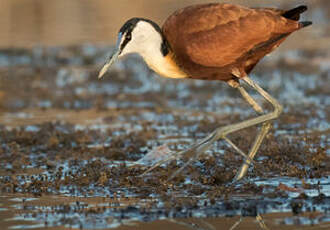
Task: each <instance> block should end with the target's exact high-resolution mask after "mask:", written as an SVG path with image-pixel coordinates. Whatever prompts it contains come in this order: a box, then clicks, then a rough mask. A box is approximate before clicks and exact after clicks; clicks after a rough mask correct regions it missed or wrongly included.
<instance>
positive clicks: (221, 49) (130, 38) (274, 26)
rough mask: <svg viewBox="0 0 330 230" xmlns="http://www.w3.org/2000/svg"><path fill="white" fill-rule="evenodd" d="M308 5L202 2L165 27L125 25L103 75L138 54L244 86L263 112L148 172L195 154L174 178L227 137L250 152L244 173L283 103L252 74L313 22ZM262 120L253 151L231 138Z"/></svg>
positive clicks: (175, 73)
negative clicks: (266, 106)
mask: <svg viewBox="0 0 330 230" xmlns="http://www.w3.org/2000/svg"><path fill="white" fill-rule="evenodd" d="M306 10H307V7H306V6H299V7H296V8H294V9H291V10H280V9H273V8H247V7H243V6H239V5H233V4H220V3H211V4H200V5H193V6H189V7H186V8H184V9H180V10H178V11H176V12H175V13H173V14H172V15H171V16H169V18H168V19H167V20H166V21H165V23H164V25H163V27H162V28H160V27H159V26H158V25H157V24H156V23H154V22H153V21H151V20H148V19H144V18H132V19H130V20H128V21H127V22H126V23H125V24H124V25H123V26H122V27H121V29H120V31H119V34H118V41H117V44H116V48H115V51H114V53H113V55H112V56H111V57H110V58H109V59H108V60H107V62H106V64H105V65H104V67H103V68H102V70H101V71H100V73H99V78H101V77H102V76H103V75H104V74H105V72H106V71H107V70H108V68H109V67H110V66H111V64H112V63H113V62H114V61H116V60H117V59H118V58H120V57H123V56H125V55H126V54H129V53H138V54H140V55H141V56H142V57H143V59H144V60H145V62H146V63H147V64H148V66H149V67H150V68H151V69H153V70H154V71H155V72H157V73H158V74H159V75H161V76H164V77H168V78H181V79H182V78H191V79H200V80H221V81H224V82H227V83H228V85H230V86H231V87H233V88H236V89H238V90H239V92H240V93H241V95H242V96H243V98H244V99H245V100H246V101H247V102H248V103H249V104H250V105H251V106H252V108H253V109H254V110H255V111H256V112H257V113H258V114H259V116H258V117H256V118H251V119H248V120H245V121H242V122H238V123H236V124H232V125H228V126H225V127H220V128H217V129H216V130H215V131H214V132H212V133H211V134H210V135H208V136H207V137H206V138H204V139H203V140H202V141H200V142H198V143H196V144H194V145H192V146H191V147H190V148H188V149H187V150H184V151H181V152H177V153H175V154H173V155H171V156H169V157H168V158H167V159H165V160H162V161H160V162H158V163H157V164H156V165H154V166H153V167H151V168H150V169H149V170H147V172H149V171H150V170H152V169H154V168H155V167H158V166H159V165H161V164H162V163H164V162H166V161H169V160H171V159H175V158H179V157H181V156H183V155H185V154H188V153H189V154H192V155H191V156H192V157H191V158H190V160H189V161H188V162H187V163H186V164H185V165H184V166H183V167H181V168H180V169H179V170H178V171H176V172H175V173H174V174H173V175H172V177H173V176H175V175H177V173H179V172H180V171H181V170H182V169H183V168H184V167H185V166H186V165H188V164H190V163H191V162H192V161H193V160H194V159H196V158H197V157H198V156H199V155H200V154H201V153H203V152H205V151H206V150H207V149H208V148H210V147H211V145H212V143H214V142H215V141H217V140H219V139H223V140H225V141H226V142H228V143H229V144H230V145H231V146H232V147H233V148H234V149H235V150H236V151H237V152H238V153H240V154H242V155H243V156H245V161H244V163H243V164H242V166H241V168H240V170H239V171H238V173H237V174H236V177H235V179H236V180H239V179H241V178H243V177H244V175H245V174H246V172H247V169H248V167H249V165H250V163H251V162H253V158H254V156H255V155H256V153H257V151H258V149H259V147H260V145H261V142H262V140H263V139H264V138H265V136H266V134H267V132H268V131H269V129H270V127H271V121H272V120H274V119H276V118H277V117H278V116H279V115H280V114H281V112H282V106H281V105H280V104H279V103H278V102H277V100H276V99H274V98H273V97H272V96H270V95H269V94H268V93H267V92H266V91H264V90H263V89H262V88H261V87H260V86H259V85H258V84H257V83H256V82H254V81H253V80H252V79H251V78H249V76H248V74H249V73H250V72H251V71H252V69H253V68H254V67H255V65H256V64H257V63H258V62H259V61H260V59H261V58H263V57H264V56H265V55H267V54H268V53H270V52H272V51H273V50H274V49H275V48H277V47H278V46H279V45H280V44H281V43H282V42H283V41H284V40H285V39H286V38H287V37H288V36H289V35H290V34H291V33H293V32H295V31H297V30H300V29H301V28H304V27H306V26H309V25H311V24H312V23H311V22H309V21H303V22H300V21H299V19H300V14H301V13H303V12H304V11H306ZM241 81H243V82H246V83H247V85H249V86H250V87H251V88H253V89H254V90H256V91H257V92H258V93H259V94H260V95H262V96H263V97H264V98H265V99H266V100H267V101H268V102H269V103H270V104H272V105H273V107H274V110H273V111H272V112H270V113H267V114H265V113H264V111H263V109H262V108H261V107H260V106H259V105H258V103H257V102H256V101H255V100H254V99H253V98H252V97H251V96H250V95H249V94H248V92H247V91H246V90H245V89H244V88H243V86H242V85H241V84H240V83H241ZM259 124H260V125H261V128H260V130H259V133H258V134H257V136H256V137H255V141H254V143H253V145H252V147H251V149H250V151H249V153H248V155H246V154H245V153H244V152H243V151H242V150H240V149H239V147H238V146H236V145H235V144H234V143H233V142H232V141H231V140H229V139H228V137H227V135H228V134H230V133H233V132H237V131H239V130H242V129H245V128H248V127H251V126H255V125H259Z"/></svg>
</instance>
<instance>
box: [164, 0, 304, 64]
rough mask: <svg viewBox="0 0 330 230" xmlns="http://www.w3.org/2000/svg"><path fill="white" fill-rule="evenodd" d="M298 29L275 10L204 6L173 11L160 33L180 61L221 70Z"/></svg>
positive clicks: (228, 5) (216, 5)
mask: <svg viewBox="0 0 330 230" xmlns="http://www.w3.org/2000/svg"><path fill="white" fill-rule="evenodd" d="M298 28H299V24H298V23H297V22H295V21H292V20H287V19H286V18H284V17H282V16H280V14H279V11H277V10H274V11H272V10H271V9H250V8H246V7H242V6H238V5H232V4H204V5H195V6H191V7H187V8H184V9H182V10H179V11H177V12H175V13H174V14H173V15H171V16H170V17H169V18H168V19H167V21H166V22H165V23H164V26H163V32H164V34H165V36H166V38H167V39H168V41H169V43H170V44H171V46H172V49H173V51H174V53H175V54H176V55H177V56H178V57H179V58H181V59H182V60H190V61H192V62H194V63H196V64H199V65H203V66H209V67H222V66H226V65H228V64H231V63H233V62H235V60H237V59H238V58H239V57H242V56H244V54H246V53H247V52H248V51H250V50H252V49H253V48H254V47H256V46H258V45H259V44H262V43H265V42H267V41H268V40H271V39H274V38H275V37H278V36H279V35H281V34H287V33H291V32H293V31H294V30H297V29H298Z"/></svg>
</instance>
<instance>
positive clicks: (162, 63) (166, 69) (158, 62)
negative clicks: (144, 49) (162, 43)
mask: <svg viewBox="0 0 330 230" xmlns="http://www.w3.org/2000/svg"><path fill="white" fill-rule="evenodd" d="M145 61H146V63H147V64H148V66H149V67H150V68H151V69H153V70H154V71H155V72H156V73H158V74H159V75H161V76H163V77H167V78H187V77H188V75H187V74H186V73H185V72H184V71H183V70H182V69H181V68H180V67H179V66H178V65H177V63H176V61H175V60H174V56H173V54H172V53H169V54H168V55H166V56H165V57H164V56H162V57H158V58H157V57H153V58H145Z"/></svg>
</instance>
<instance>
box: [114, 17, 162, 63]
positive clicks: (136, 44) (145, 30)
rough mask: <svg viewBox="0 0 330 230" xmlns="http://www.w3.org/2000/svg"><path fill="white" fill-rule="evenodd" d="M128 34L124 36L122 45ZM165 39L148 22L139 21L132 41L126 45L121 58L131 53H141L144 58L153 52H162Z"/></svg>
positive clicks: (133, 32)
mask: <svg viewBox="0 0 330 230" xmlns="http://www.w3.org/2000/svg"><path fill="white" fill-rule="evenodd" d="M125 37H126V34H123V37H122V39H121V42H120V44H122V43H123V42H124V40H125ZM162 42H163V39H162V36H161V34H159V32H158V31H156V29H155V28H154V27H153V26H152V25H151V24H150V23H149V22H146V21H139V22H138V23H137V24H136V26H135V28H134V29H133V31H132V34H131V40H130V41H129V42H128V43H127V44H126V46H125V47H124V49H123V50H122V53H121V55H120V56H124V55H126V54H129V53H139V54H140V55H141V56H143V57H144V55H146V53H148V52H150V51H151V50H152V51H153V52H154V53H155V52H161V45H162Z"/></svg>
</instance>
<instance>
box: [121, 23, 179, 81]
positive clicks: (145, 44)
mask: <svg viewBox="0 0 330 230" xmlns="http://www.w3.org/2000/svg"><path fill="white" fill-rule="evenodd" d="M125 39H127V34H126V33H125V34H123V36H122V38H121V41H120V46H122V45H123V43H124V42H125ZM162 44H163V37H162V35H161V34H160V32H159V31H157V30H156V29H155V27H154V26H153V25H152V24H151V23H149V22H147V21H143V20H141V21H139V22H138V23H137V24H136V26H135V27H134V29H133V30H132V32H131V40H130V41H129V42H127V44H126V45H125V47H124V48H123V50H122V51H121V54H120V55H119V58H120V57H122V56H125V55H126V54H130V53H138V54H140V55H141V56H142V57H143V59H144V60H145V62H146V63H147V64H148V66H149V67H150V68H151V69H153V70H154V71H155V72H157V73H159V74H160V75H162V76H164V77H169V78H184V77H186V75H185V74H184V73H183V72H182V71H180V70H179V68H178V67H177V66H176V65H175V64H174V62H169V60H168V59H166V57H164V55H163V53H162V51H161V47H162Z"/></svg>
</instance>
